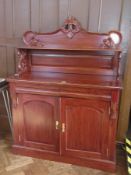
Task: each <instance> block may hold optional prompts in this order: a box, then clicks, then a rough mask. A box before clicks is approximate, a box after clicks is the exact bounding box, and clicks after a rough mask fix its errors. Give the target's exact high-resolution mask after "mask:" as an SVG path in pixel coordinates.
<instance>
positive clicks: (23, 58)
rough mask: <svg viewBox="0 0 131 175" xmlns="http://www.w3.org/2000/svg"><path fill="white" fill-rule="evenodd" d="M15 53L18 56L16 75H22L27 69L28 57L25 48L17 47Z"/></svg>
mask: <svg viewBox="0 0 131 175" xmlns="http://www.w3.org/2000/svg"><path fill="white" fill-rule="evenodd" d="M17 55H18V57H19V63H18V75H19V76H20V75H22V74H23V73H25V72H28V71H29V59H28V56H27V53H26V51H25V50H22V49H18V52H17Z"/></svg>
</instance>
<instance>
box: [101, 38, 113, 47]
mask: <svg viewBox="0 0 131 175" xmlns="http://www.w3.org/2000/svg"><path fill="white" fill-rule="evenodd" d="M103 44H104V47H105V48H115V43H114V42H113V40H112V39H111V38H110V37H108V38H107V39H104V40H103Z"/></svg>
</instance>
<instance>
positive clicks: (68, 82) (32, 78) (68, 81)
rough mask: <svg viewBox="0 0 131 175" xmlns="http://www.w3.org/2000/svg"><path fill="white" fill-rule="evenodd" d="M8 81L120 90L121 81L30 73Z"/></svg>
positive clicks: (83, 76) (94, 77)
mask: <svg viewBox="0 0 131 175" xmlns="http://www.w3.org/2000/svg"><path fill="white" fill-rule="evenodd" d="M8 81H10V82H15V83H18V85H19V83H20V84H25V83H30V84H43V85H50V86H53V85H54V86H71V87H85V88H88V87H89V88H104V89H121V88H122V79H121V77H119V79H117V78H116V77H115V76H96V75H74V74H61V73H44V74H43V73H31V74H24V75H23V76H21V77H19V76H17V74H16V75H15V76H12V77H10V78H8Z"/></svg>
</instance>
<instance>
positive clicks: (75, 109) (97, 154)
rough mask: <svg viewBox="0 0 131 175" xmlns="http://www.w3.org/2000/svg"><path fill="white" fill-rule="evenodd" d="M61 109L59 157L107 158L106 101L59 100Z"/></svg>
mask: <svg viewBox="0 0 131 175" xmlns="http://www.w3.org/2000/svg"><path fill="white" fill-rule="evenodd" d="M61 106H62V108H61V115H62V116H61V121H62V134H61V143H62V144H61V154H62V155H67V156H72V157H81V158H85V159H86V158H98V159H107V157H108V136H109V102H108V101H102V100H97V99H75V98H63V99H62V100H61Z"/></svg>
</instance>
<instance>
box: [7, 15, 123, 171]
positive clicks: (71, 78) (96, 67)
mask: <svg viewBox="0 0 131 175" xmlns="http://www.w3.org/2000/svg"><path fill="white" fill-rule="evenodd" d="M121 39H122V36H121V34H120V33H119V32H117V31H111V32H109V33H107V34H100V33H89V32H86V31H85V30H84V29H82V28H81V26H80V24H79V22H78V21H77V20H76V19H75V18H68V19H67V20H65V22H64V25H63V26H62V27H61V28H60V29H59V30H57V31H55V32H53V33H35V32H31V31H28V32H26V33H25V34H24V36H23V41H24V42H23V43H24V44H23V45H21V46H19V47H18V56H19V64H18V73H17V74H15V75H14V76H11V77H9V78H8V82H9V85H10V94H11V99H12V111H13V132H14V134H13V136H14V143H13V151H14V153H17V154H23V155H27V156H33V157H38V158H45V159H49V160H56V161H62V162H68V163H72V164H77V165H83V166H88V167H92V168H96V169H101V170H105V171H110V172H114V171H115V168H116V148H115V147H116V145H115V137H116V129H117V120H118V106H119V96H120V91H121V88H122V85H121V84H122V83H121V77H120V73H119V67H120V66H119V64H120V57H121V49H120V48H119V45H120V43H121Z"/></svg>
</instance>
